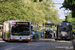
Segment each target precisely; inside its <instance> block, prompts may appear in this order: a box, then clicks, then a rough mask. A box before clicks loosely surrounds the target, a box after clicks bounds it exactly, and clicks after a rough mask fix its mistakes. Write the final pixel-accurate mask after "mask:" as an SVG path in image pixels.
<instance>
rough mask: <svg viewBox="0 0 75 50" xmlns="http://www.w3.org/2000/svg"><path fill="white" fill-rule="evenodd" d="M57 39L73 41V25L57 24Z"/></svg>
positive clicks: (68, 23)
mask: <svg viewBox="0 0 75 50" xmlns="http://www.w3.org/2000/svg"><path fill="white" fill-rule="evenodd" d="M56 36H57V38H56V39H66V40H72V39H73V34H72V24H71V23H70V22H66V21H64V22H61V23H58V24H57V34H56Z"/></svg>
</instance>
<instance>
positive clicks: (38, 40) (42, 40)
mask: <svg viewBox="0 0 75 50" xmlns="http://www.w3.org/2000/svg"><path fill="white" fill-rule="evenodd" d="M32 42H55V39H33V40H32Z"/></svg>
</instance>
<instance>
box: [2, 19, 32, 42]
mask: <svg viewBox="0 0 75 50" xmlns="http://www.w3.org/2000/svg"><path fill="white" fill-rule="evenodd" d="M2 38H3V40H7V41H27V42H28V41H31V22H25V21H19V20H8V21H5V22H4V23H3V37H2Z"/></svg>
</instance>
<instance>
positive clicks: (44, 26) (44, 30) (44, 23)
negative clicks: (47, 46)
mask: <svg viewBox="0 0 75 50" xmlns="http://www.w3.org/2000/svg"><path fill="white" fill-rule="evenodd" d="M43 38H44V40H45V20H44V36H43Z"/></svg>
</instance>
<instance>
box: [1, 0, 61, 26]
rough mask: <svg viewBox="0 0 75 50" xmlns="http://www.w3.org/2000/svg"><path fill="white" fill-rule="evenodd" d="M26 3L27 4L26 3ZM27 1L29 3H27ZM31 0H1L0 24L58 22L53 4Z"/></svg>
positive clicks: (56, 11)
mask: <svg viewBox="0 0 75 50" xmlns="http://www.w3.org/2000/svg"><path fill="white" fill-rule="evenodd" d="M26 1H27V3H26ZM28 1H29V3H28ZM32 1H33V0H2V1H0V22H3V21H6V20H23V21H31V22H33V25H39V24H42V23H43V20H44V19H45V20H46V21H48V20H51V22H52V23H55V24H57V23H58V22H59V21H60V20H59V15H58V10H56V9H54V8H55V5H54V2H53V1H52V0H51V1H50V2H44V1H41V2H32Z"/></svg>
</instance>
